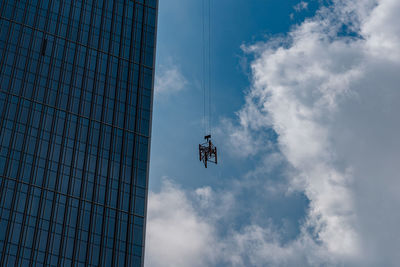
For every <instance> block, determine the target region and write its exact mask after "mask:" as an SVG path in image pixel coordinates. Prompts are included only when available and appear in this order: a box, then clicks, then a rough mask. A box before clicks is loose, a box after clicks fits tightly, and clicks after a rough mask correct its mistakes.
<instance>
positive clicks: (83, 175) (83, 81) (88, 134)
mask: <svg viewBox="0 0 400 267" xmlns="http://www.w3.org/2000/svg"><path fill="white" fill-rule="evenodd" d="M95 3H96V0H92V11H91V15H90V24H89V36H88V43H90V41H91V32H92V23H93V12H94V6H95ZM89 51H90V50H89V48H86V54H85V64H84V73H83V77H82V84H81V99H80V101H79V102H80V107H81V106H83V101H82V97H83V94H84V91H85V90H84V89H85V79H86V73H87V69H88V66H87V64H88V61H89V60H90V59H88V58H89V57H90V53H89ZM94 96H95V88H93V89H92V96H91V100H92V101H91V103H90V113H89V123H88V130H87V135H86V144H85V156H84V162H83V170H82V176H81V187H80V192H79V204H78V217H77V219H76V224H75V238H74V246H73V252H72V265H74V263H75V261H76V253H77V247H78V233H79V230H78V229H79V223H80V218H81V207H82V199H83V191H84V186H85V175H86V168H87V158H88V150H89V147H90V146H89V140H90V135H91V127H90V126H91V124H92V123H93V120H92V113H93V105H94V104H93V103H94ZM83 212H84V211H83ZM87 242H88V243H89V240H87Z"/></svg>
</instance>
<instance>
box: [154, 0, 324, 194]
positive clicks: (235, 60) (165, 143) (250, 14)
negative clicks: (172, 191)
mask: <svg viewBox="0 0 400 267" xmlns="http://www.w3.org/2000/svg"><path fill="white" fill-rule="evenodd" d="M201 3H202V2H201V1H187V0H186V1H182V0H180V1H178V0H173V1H168V2H166V1H160V7H159V24H158V39H157V41H158V46H157V60H156V62H157V67H158V68H157V74H158V75H159V74H161V73H160V72H162V71H163V70H164V69H165V68H166V69H168V68H169V67H170V65H171V64H172V65H174V66H175V67H177V68H178V70H179V72H180V73H181V75H182V76H183V77H184V79H185V81H186V83H185V85H184V86H183V88H182V90H181V91H179V92H172V93H168V92H165V93H164V94H157V95H156V96H155V99H154V115H153V140H152V158H151V160H152V163H151V171H150V173H151V177H150V183H151V184H150V185H151V188H153V189H155V190H157V189H158V187H159V185H160V178H161V177H163V176H168V177H171V178H173V179H174V180H176V181H177V182H178V183H179V184H182V185H183V186H185V187H198V186H201V185H205V184H210V183H212V184H219V182H220V180H221V178H222V179H224V178H228V177H229V176H232V175H233V174H236V173H237V172H238V171H239V172H242V171H246V170H248V168H249V165H250V166H251V164H252V161H253V160H250V161H248V162H244V161H243V159H240V160H239V162H236V161H235V160H234V159H231V158H229V155H228V154H225V153H224V151H223V150H222V151H221V157H223V158H221V165H219V166H218V167H216V168H214V167H213V168H211V169H208V170H204V169H203V167H202V165H201V164H199V162H197V161H196V159H197V158H196V157H197V151H196V149H197V144H198V143H199V142H201V141H202V137H203V135H204V134H203V133H204V130H203V128H202V123H201V120H202V116H203V91H202V89H201V82H202V79H203V76H202V37H201V34H202V18H201V14H202V12H201V10H202V5H201ZM298 3H299V1H261V0H257V1H250V4H249V1H244V0H243V1H213V3H212V7H213V9H212V10H213V11H212V52H211V53H212V85H213V86H212V96H213V97H212V110H213V112H212V120H213V125H214V126H216V127H217V126H218V123H219V122H220V120H221V118H230V119H233V120H235V119H236V115H235V112H236V111H238V110H239V109H240V108H241V106H242V105H243V104H244V92H245V91H246V90H247V89H248V87H249V77H248V72H249V66H248V64H246V62H247V60H248V55H246V54H244V53H243V51H242V49H241V46H242V45H245V44H250V43H254V42H257V41H261V40H265V38H268V37H272V36H275V35H278V34H285V33H286V32H287V31H288V30H289V29H290V27H292V26H293V25H294V24H295V23H296V22H299V21H301V20H303V19H304V17H305V16H307V15H312V14H313V11H315V7H316V4H315V3H314V4H309V8H308V9H307V10H302V11H301V12H296V11H295V9H294V6H295V5H296V4H298ZM290 14H294V19H291V18H290ZM160 67H161V68H160ZM163 68H164V69H163ZM221 138H224V137H223V136H221ZM221 141H222V140H221ZM215 142H216V144H218V142H219V140H215ZM220 143H221V142H220ZM177 150H178V151H179V152H178V153H177V152H176V151H177ZM172 151H174V153H173V156H172V155H170V153H171V152H172ZM222 186H224V185H222Z"/></svg>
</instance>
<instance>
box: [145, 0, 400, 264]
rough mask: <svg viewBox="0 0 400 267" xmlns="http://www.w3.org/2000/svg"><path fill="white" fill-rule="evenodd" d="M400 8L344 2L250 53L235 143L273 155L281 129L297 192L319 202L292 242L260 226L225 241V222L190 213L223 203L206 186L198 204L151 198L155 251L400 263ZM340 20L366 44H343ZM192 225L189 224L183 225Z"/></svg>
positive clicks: (263, 259) (276, 260)
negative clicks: (272, 141) (272, 134)
mask: <svg viewBox="0 0 400 267" xmlns="http://www.w3.org/2000/svg"><path fill="white" fill-rule="evenodd" d="M399 12H400V2H399V1H398V0H381V1H379V2H378V1H372V0H358V1H355V0H336V1H334V5H333V7H331V8H323V9H321V10H320V11H319V12H318V13H317V15H316V16H315V18H313V19H308V20H306V21H305V22H304V23H303V24H301V25H299V26H298V27H297V28H295V29H293V30H292V31H291V32H290V33H289V35H288V37H287V39H284V40H282V39H279V40H271V41H268V42H265V43H259V44H256V45H253V46H249V47H247V48H246V51H247V52H250V53H253V54H255V55H256V60H254V62H253V63H252V65H251V66H252V73H253V76H252V77H253V80H252V88H251V90H250V92H249V93H248V94H247V97H246V104H245V106H244V107H243V108H242V109H241V110H240V111H239V112H238V113H237V114H238V118H239V122H238V125H234V124H232V123H230V122H225V124H226V125H228V127H227V129H228V130H229V131H230V134H229V135H230V137H231V138H232V137H233V138H232V140H237V139H240V138H237V137H241V136H245V137H246V140H247V141H246V143H245V144H243V145H244V146H245V149H243V150H242V151H241V152H242V153H244V154H246V155H251V154H252V153H258V154H265V153H267V152H266V151H265V149H264V148H262V146H263V144H264V145H265V144H268V140H264V138H266V136H267V135H266V134H265V132H266V131H267V129H268V128H272V129H274V131H276V132H277V134H278V141H277V142H278V147H279V150H280V153H281V155H282V157H283V158H284V160H285V161H287V163H288V164H289V165H290V166H291V168H292V169H291V172H290V173H291V177H290V180H289V187H290V188H289V189H290V190H291V191H300V192H304V193H305V195H306V196H307V197H308V199H309V201H310V206H309V209H308V212H307V218H306V220H305V222H304V223H303V224H302V226H301V233H300V235H299V236H298V237H297V238H296V239H295V240H293V241H291V242H290V243H288V244H283V243H282V242H281V240H280V239H281V237H280V236H281V233H280V231H279V229H276V228H275V227H274V226H273V225H271V226H268V227H266V226H263V227H262V226H259V225H257V224H250V225H248V226H246V227H244V228H241V229H239V230H233V229H232V230H231V232H230V234H228V235H223V236H219V235H218V234H217V233H216V228H217V225H218V223H220V220H219V219H218V218H216V219H215V218H214V219H212V220H207V218H208V216H207V213H204V211H201V212H199V211H198V210H197V209H193V208H191V207H192V206H196V205H199V206H200V205H210V203H214V202H213V201H215V199H218V198H215V194H214V197H213V194H212V193H211V192H212V189H210V188H203V189H199V190H198V191H197V194H198V199H197V200H196V199H191V200H189V199H188V198H185V197H184V196H185V195H184V194H185V193H182V192H183V191H180V190H178V192H174V193H173V194H172V193H171V196H172V195H173V196H175V197H171V199H169V198H167V197H165V201H160V200H159V197H160V196H166V195H165V193H163V191H162V192H161V193H160V194H152V195H151V196H150V206H149V212H150V213H149V224H148V236H147V237H148V239H150V244H148V245H149V246H148V248H147V250H148V251H149V250H150V251H152V250H155V251H157V247H155V248H152V247H151V246H152V245H151V242H153V245H154V243H156V240H158V239H159V237H158V236H161V239H160V240H161V243H163V242H164V243H167V242H166V241H164V240H170V238H171V240H170V241H169V242H172V244H181V243H192V242H193V244H194V245H193V246H192V245H189V246H187V247H186V246H177V247H178V248H179V250H180V253H179V255H176V254H174V255H176V257H178V259H181V258H182V254H183V255H190V256H188V257H191V258H193V259H198V260H199V262H201V260H203V262H202V264H205V266H213V265H214V266H215V265H216V264H217V263H219V264H222V263H224V264H226V265H228V266H299V265H301V266H321V265H324V266H399V262H400V254H399V253H398V251H400V234H399V232H398V225H400V214H399V213H398V212H397V210H398V207H399V205H400V194H399V192H398V191H399V188H400V180H399V179H398V177H399V173H400V165H399V164H398V163H399V160H400V141H399V140H400V139H399V137H398V136H399V132H400V123H399V119H398V114H400V105H399V103H400V90H399V88H400V87H399V84H400V75H399V73H400V26H399V25H400V17H399V16H398V14H399ZM342 23H346V24H347V25H348V28H349V30H351V31H353V32H354V33H355V34H353V35H354V36H356V37H338V32H340V31H341V29H342ZM260 147H261V148H260ZM252 151H255V152H252ZM268 186H270V185H268ZM167 189H168V187H167ZM168 190H170V191H171V189H168ZM179 192H180V193H179ZM182 194H183V195H182ZM179 196H181V197H179ZM213 199H214V200H213ZM198 201H200V203H203V204H196V203H198ZM233 201H234V200H233ZM152 203H153V204H152ZM154 203H159V205H160V206H162V207H164V208H165V209H163V210H167V209H169V211H170V210H173V211H174V212H173V213H172V214H168V213H167V211H162V210H159V209H157V205H155V204H154ZM168 203H171V204H168ZM207 203H208V204H207ZM169 205H170V206H169ZM228 210H229V209H228ZM219 212H220V213H221V212H223V209H219ZM150 214H153V218H152V216H150ZM154 214H158V217H157V216H155V215H154ZM162 215H163V216H162ZM155 218H156V219H155ZM157 218H158V219H157ZM179 218H180V219H179ZM185 218H187V219H188V221H189V222H190V223H188V225H189V226H190V227H187V226H185V225H184V226H180V224H181V223H182V222H180V220H181V219H185ZM154 222H156V223H154ZM185 224H186V223H185ZM174 225H176V226H174ZM179 229H190V232H191V235H190V236H189V235H186V231H181V230H179ZM174 231H175V232H174ZM176 231H180V232H176ZM159 232H160V233H159ZM165 232H166V233H165ZM170 232H171V233H174V235H172V234H171V235H170V236H168V237H165V235H168V233H170ZM152 240H153V241H152ZM157 242H159V241H157ZM207 244H208V245H207ZM168 245H169V244H168ZM168 245H165V246H166V247H168ZM210 246H211V247H212V249H211V251H210ZM164 248H165V247H164ZM158 249H159V250H160V251H162V249H163V247H158ZM194 251H195V253H194ZM150 253H153V255H159V256H160V260H161V258H163V259H164V260H174V259H173V257H172V258H169V257H166V256H164V257H163V255H162V253H161V254H160V252H154V251H153V252H150ZM154 253H159V254H154ZM210 258H211V259H212V261H206V262H204V260H207V259H210ZM151 260H154V259H153V258H152V259H150V261H151ZM181 260H183V259H181ZM166 262H168V261H166ZM149 266H161V265H157V264H150V265H149ZM175 266H189V265H185V264H181V265H179V263H177V264H176V265H175ZM192 266H196V265H192Z"/></svg>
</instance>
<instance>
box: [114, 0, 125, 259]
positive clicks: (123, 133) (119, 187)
mask: <svg viewBox="0 0 400 267" xmlns="http://www.w3.org/2000/svg"><path fill="white" fill-rule="evenodd" d="M125 11H126V0H124V2H123V14H122V22H121V35H120V41H119V59H118V68H117V83H116V90H118V89H121V88H120V85H119V80H120V79H119V78H120V75H121V72H122V70H121V66H120V64H121V60H122V59H121V56H122V51H123V49H122V43H123V37H124V28H125V27H124V26H125V24H124V22H125V20H124V17H125ZM127 92H128V89H127V88H126V90H125V111H124V123H123V130H122V144H121V156H120V162H119V164H120V165H119V174H118V191H117V205H116V211H115V223H114V240H113V253H112V258H111V266H115V257H116V255H117V254H118V253H117V250H116V247H117V233H118V214H119V209H120V207H119V205H120V192H121V179H122V177H121V176H122V175H121V173H122V169H123V168H122V167H123V162H124V151H125V150H124V141H125V127H126V106H127V103H128V101H127V96H128V93H127ZM116 94H117V93H116ZM121 94H122V92H121ZM114 103H115V105H114V107H115V106H116V104H117V103H118V99H117V98H116V99H115V102H114ZM114 109H115V108H114ZM115 114H118V112H116V110H114V121H115Z"/></svg>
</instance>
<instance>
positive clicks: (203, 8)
mask: <svg viewBox="0 0 400 267" xmlns="http://www.w3.org/2000/svg"><path fill="white" fill-rule="evenodd" d="M205 23H206V20H205V0H203V1H202V24H203V33H202V49H203V51H202V57H203V81H202V86H203V126H204V135H207V122H206V57H205V55H206V51H205V50H206V45H205V42H206V41H205V35H206V26H205Z"/></svg>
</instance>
